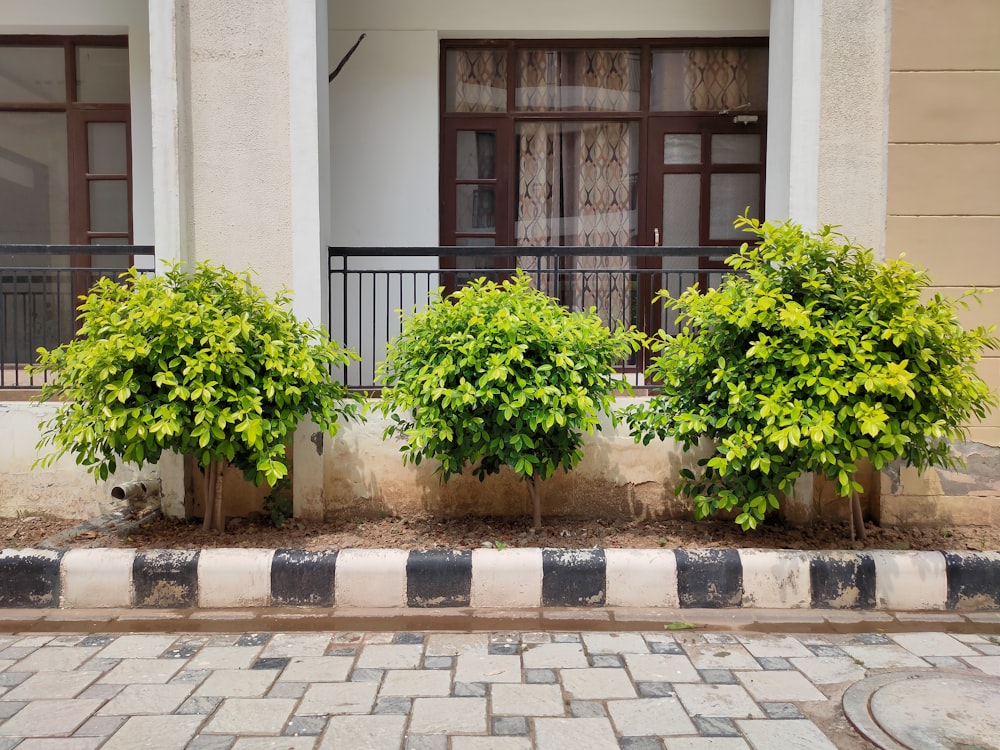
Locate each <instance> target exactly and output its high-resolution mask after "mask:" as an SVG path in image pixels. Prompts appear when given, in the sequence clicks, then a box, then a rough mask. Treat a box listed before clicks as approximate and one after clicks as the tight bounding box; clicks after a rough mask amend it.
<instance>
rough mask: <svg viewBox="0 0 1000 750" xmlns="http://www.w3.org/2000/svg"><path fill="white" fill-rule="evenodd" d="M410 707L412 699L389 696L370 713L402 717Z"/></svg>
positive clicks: (380, 701) (381, 700)
mask: <svg viewBox="0 0 1000 750" xmlns="http://www.w3.org/2000/svg"><path fill="white" fill-rule="evenodd" d="M484 694H485V693H484ZM480 697H481V696H480ZM412 705H413V699H412V698H403V697H402V696H389V697H386V698H379V699H378V701H377V702H376V703H375V710H374V711H372V713H374V714H400V715H402V716H406V715H408V714H409V713H410V707H411V706H412Z"/></svg>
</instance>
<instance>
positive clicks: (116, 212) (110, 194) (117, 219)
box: [90, 180, 128, 232]
mask: <svg viewBox="0 0 1000 750" xmlns="http://www.w3.org/2000/svg"><path fill="white" fill-rule="evenodd" d="M90 230H91V231H92V232H127V231H128V182H127V181H126V180H91V181H90Z"/></svg>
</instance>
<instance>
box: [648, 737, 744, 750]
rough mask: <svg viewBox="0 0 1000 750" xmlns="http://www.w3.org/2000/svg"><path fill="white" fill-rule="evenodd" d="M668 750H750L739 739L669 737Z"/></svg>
mask: <svg viewBox="0 0 1000 750" xmlns="http://www.w3.org/2000/svg"><path fill="white" fill-rule="evenodd" d="M663 744H664V745H665V746H666V749H667V750H749V747H750V746H749V745H748V744H747V743H746V742H744V741H743V740H742V739H741V738H739V737H667V738H666V739H665V740H664V742H663Z"/></svg>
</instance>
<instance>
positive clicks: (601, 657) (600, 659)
mask: <svg viewBox="0 0 1000 750" xmlns="http://www.w3.org/2000/svg"><path fill="white" fill-rule="evenodd" d="M588 659H589V660H590V666H592V667H619V668H620V667H624V666H625V664H624V663H623V662H622V658H621V657H620V656H619V655H618V654H592V655H590V656H589V657H588Z"/></svg>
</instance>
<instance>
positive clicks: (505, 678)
mask: <svg viewBox="0 0 1000 750" xmlns="http://www.w3.org/2000/svg"><path fill="white" fill-rule="evenodd" d="M522 658H523V657H520V656H489V655H485V656H477V655H473V654H461V655H459V656H458V657H456V659H457V660H456V664H455V681H456V682H520V681H521V659H522ZM584 662H585V663H586V660H584Z"/></svg>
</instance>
